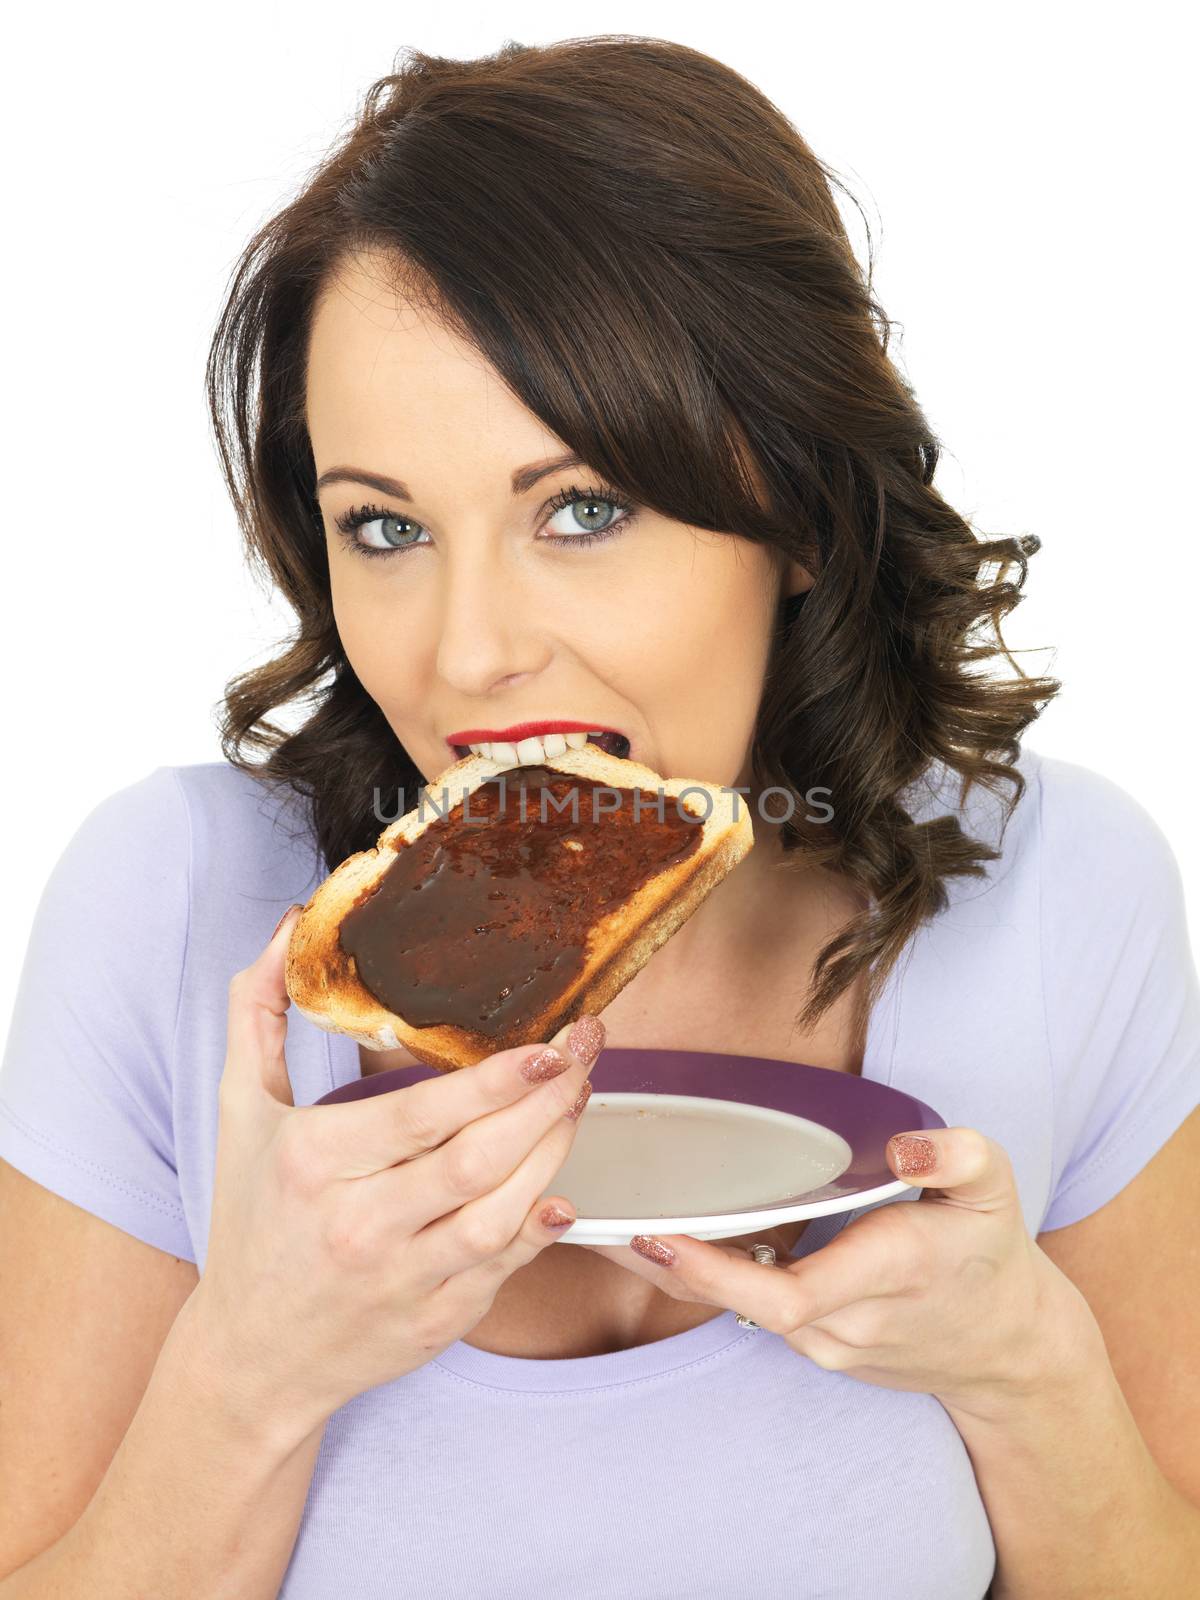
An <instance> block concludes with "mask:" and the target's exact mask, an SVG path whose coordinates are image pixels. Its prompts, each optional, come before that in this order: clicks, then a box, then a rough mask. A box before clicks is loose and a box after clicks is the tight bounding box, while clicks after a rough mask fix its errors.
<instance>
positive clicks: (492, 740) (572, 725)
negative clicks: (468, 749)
mask: <svg viewBox="0 0 1200 1600" xmlns="http://www.w3.org/2000/svg"><path fill="white" fill-rule="evenodd" d="M593 729H595V730H596V731H597V732H598V733H620V731H621V730H620V729H619V728H607V727H605V725H604V724H603V723H600V722H562V721H559V722H515V723H514V724H513V725H512V727H511V728H461V729H460V730H459V731H458V732H457V733H448V734H447V735H446V743H447V744H448V745H450V746H451V747H452V748H453V746H454V745H456V744H457V745H464V744H496V743H504V744H516V743H517V742H518V741H519V740H521V739H532V738H534V737H535V735H537V734H539V733H590V732H591V731H592V730H593Z"/></svg>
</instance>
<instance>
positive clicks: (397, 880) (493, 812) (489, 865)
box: [339, 766, 704, 1038]
mask: <svg viewBox="0 0 1200 1600" xmlns="http://www.w3.org/2000/svg"><path fill="white" fill-rule="evenodd" d="M597 789H599V790H600V791H601V792H600V795H599V797H598V799H597V801H596V804H595V806H593V794H594V791H595V790H597ZM572 791H574V793H575V799H574V801H572ZM544 792H545V793H544ZM434 794H435V798H436V799H437V800H438V802H439V804H442V803H444V802H443V801H442V797H441V796H440V795H437V792H436V790H435V791H434ZM635 795H640V797H641V800H640V810H636V808H635V803H634V801H635ZM426 804H427V805H428V804H429V802H428V801H426ZM465 805H466V810H465V815H464V802H463V801H460V802H459V803H458V805H456V806H454V807H452V808H451V809H450V810H449V811H448V812H447V814H446V816H445V817H438V816H436V815H435V816H434V818H433V820H432V821H431V822H430V823H429V826H428V827H427V828H426V829H425V830H424V832H423V833H421V834H420V835H419V837H418V838H417V839H416V840H415V841H414V842H413V843H412V844H406V843H404V842H403V841H402V840H398V841H396V844H395V846H394V848H395V849H396V852H397V853H396V859H395V862H394V863H393V864H392V865H391V866H390V867H388V869H387V870H386V872H384V873H383V875H382V877H381V878H380V879H379V880H378V882H377V883H375V884H374V885H372V887H371V888H370V889H368V890H366V891H364V895H363V898H362V899H361V900H360V901H359V902H358V903H357V904H356V905H355V906H354V907H352V908H351V910H350V911H348V912H347V913H346V915H345V917H344V918H343V919H342V924H341V928H340V930H339V937H340V942H341V947H342V950H343V951H344V952H345V954H346V955H347V956H353V958H354V963H355V966H356V968H357V972H358V977H359V979H360V981H361V982H362V983H363V985H364V986H365V987H366V988H367V989H368V990H370V992H371V994H373V995H374V996H375V998H376V999H377V1000H378V1001H380V1002H381V1003H382V1004H383V1005H384V1006H386V1007H387V1009H388V1010H389V1011H393V1012H395V1013H396V1014H397V1015H398V1016H401V1017H403V1018H404V1020H405V1021H406V1022H407V1023H409V1024H410V1025H411V1026H413V1027H416V1028H428V1027H433V1026H435V1025H439V1024H446V1023H451V1024H454V1025H455V1026H457V1027H460V1028H464V1029H469V1030H471V1031H474V1032H476V1033H480V1034H482V1035H483V1036H484V1037H485V1038H497V1037H499V1036H501V1035H502V1034H503V1033H504V1032H505V1031H506V1030H507V1029H509V1028H512V1027H519V1026H520V1025H521V1023H522V1022H523V1021H524V1020H525V1019H527V1018H530V1017H533V1016H537V1015H539V1014H540V1013H541V1011H542V1010H543V1008H544V1007H545V1006H546V1005H548V1004H550V1003H552V1002H553V1000H554V999H555V998H556V997H557V996H558V995H560V994H562V993H563V992H564V991H565V990H567V989H568V988H569V987H570V986H571V985H572V983H573V982H574V981H575V980H576V979H577V977H578V975H579V973H580V971H581V969H582V966H583V960H584V949H585V945H586V942H587V936H588V932H589V930H590V929H591V928H592V927H593V926H594V925H595V923H596V922H598V921H599V920H600V918H601V917H603V916H605V915H606V914H607V913H608V912H610V911H612V910H613V909H614V908H615V907H616V906H618V905H620V904H621V903H622V902H623V901H625V900H628V899H629V897H630V896H631V895H632V894H633V893H634V892H635V891H636V890H637V889H639V888H640V887H641V886H642V885H643V884H644V883H646V882H647V880H648V879H650V878H652V877H653V876H654V875H655V874H656V873H658V872H661V871H662V870H663V868H664V867H666V866H668V865H670V864H671V863H673V862H676V861H682V860H683V859H684V858H685V857H687V856H689V855H691V854H692V852H693V851H695V850H696V849H697V848H698V847H699V844H700V838H701V835H702V833H703V831H704V830H703V828H702V826H701V823H702V821H703V818H702V816H701V815H700V814H698V813H697V812H696V811H695V810H693V809H691V808H690V807H689V806H688V802H687V800H686V798H685V799H684V800H683V801H680V802H677V801H676V800H675V798H674V797H673V796H672V795H669V794H663V795H659V794H656V793H654V792H652V791H651V790H649V789H638V790H633V789H623V788H617V787H616V786H615V785H610V784H596V783H594V782H592V781H591V780H590V779H587V778H581V777H576V776H574V775H571V774H568V773H564V772H555V771H554V770H552V769H551V768H547V767H544V766H529V767H512V768H509V769H508V770H506V771H505V772H502V773H499V774H497V775H496V776H495V777H491V778H488V779H487V780H486V781H485V782H483V783H481V784H480V785H479V786H478V787H477V788H476V789H475V790H474V791H473V793H471V794H470V795H468V796H467V797H466V802H465ZM635 811H636V814H635ZM522 814H523V815H524V820H522Z"/></svg>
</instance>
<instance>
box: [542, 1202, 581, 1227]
mask: <svg viewBox="0 0 1200 1600" xmlns="http://www.w3.org/2000/svg"><path fill="white" fill-rule="evenodd" d="M538 1221H539V1222H540V1223H541V1225H542V1227H543V1228H566V1227H569V1226H570V1225H571V1223H572V1222H574V1221H575V1218H574V1217H573V1216H571V1214H570V1212H568V1211H564V1210H563V1208H562V1207H561V1206H556V1205H554V1204H553V1203H551V1204H550V1205H548V1206H543V1207H542V1209H541V1211H540V1212H539V1213H538Z"/></svg>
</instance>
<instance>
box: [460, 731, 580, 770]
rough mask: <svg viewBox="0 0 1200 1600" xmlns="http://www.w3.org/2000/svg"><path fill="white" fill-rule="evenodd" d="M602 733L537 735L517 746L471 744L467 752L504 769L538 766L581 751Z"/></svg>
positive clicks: (519, 741)
mask: <svg viewBox="0 0 1200 1600" xmlns="http://www.w3.org/2000/svg"><path fill="white" fill-rule="evenodd" d="M600 732H601V730H600V729H599V728H593V729H590V730H588V731H587V732H585V731H584V730H582V729H577V730H576V731H575V732H573V733H565V734H564V733H547V734H541V735H535V736H534V737H533V738H530V739H519V740H518V741H517V742H516V743H515V744H505V743H504V742H503V741H497V742H495V743H492V744H472V745H468V747H467V748H468V749H469V750H470V751H471V754H472V755H476V756H485V757H486V758H487V759H488V760H489V761H495V762H497V763H499V764H500V765H502V766H506V767H520V766H535V765H536V764H537V763H538V762H540V761H545V760H546V758H547V757H548V756H561V755H564V754H565V753H566V752H567V751H568V750H582V749H583V747H584V745H585V744H586V743H587V742H588V739H589V738H595V737H597V736H598V735H599V734H600Z"/></svg>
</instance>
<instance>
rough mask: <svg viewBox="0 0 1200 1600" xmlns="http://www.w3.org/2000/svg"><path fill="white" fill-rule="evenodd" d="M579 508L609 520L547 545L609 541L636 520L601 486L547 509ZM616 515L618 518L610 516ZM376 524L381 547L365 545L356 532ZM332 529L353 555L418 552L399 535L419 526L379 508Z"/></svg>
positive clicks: (567, 495) (558, 499) (568, 492)
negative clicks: (606, 514)
mask: <svg viewBox="0 0 1200 1600" xmlns="http://www.w3.org/2000/svg"><path fill="white" fill-rule="evenodd" d="M573 506H583V507H584V508H585V511H586V515H587V516H589V517H591V516H594V515H600V516H603V515H604V512H603V511H601V512H599V513H597V512H595V510H594V508H595V507H597V506H599V507H607V508H608V510H609V520H608V521H607V522H605V523H604V525H603V526H602V527H599V528H589V527H586V526H579V527H578V528H577V531H576V532H574V533H564V532H561V531H560V532H558V533H551V534H550V535H548V536H547V537H548V543H550V544H559V545H567V544H571V545H577V544H596V543H598V542H599V541H600V540H601V539H611V538H612V537H613V536H614V535H615V534H618V533H621V532H623V531H624V530H625V529H626V528H628V527H629V526H630V525H631V524H632V523H633V521H634V520H635V518H636V515H637V513H636V511H635V510H634V509H633V507H632V506H631V505H630V504H629V502H628V501H627V500H623V499H622V498H621V497H620V495H618V493H617V491H616V490H615V489H610V488H609V487H608V486H607V485H604V484H601V485H600V486H599V487H598V488H595V489H577V488H575V487H574V486H572V487H571V488H569V489H564V490H562V491H561V493H559V494H556V495H555V496H554V498H553V499H552V500H551V501H550V504H549V506H548V507H547V509H548V510H549V511H550V512H551V513H552V514H553V515H556V514H557V513H558V512H559V511H565V510H567V509H568V508H569V507H573ZM614 512H620V515H614V514H613V513H614ZM375 523H379V524H380V532H379V538H380V539H381V541H382V542H381V543H374V544H368V543H367V542H366V541H365V540H363V539H362V538H360V537H359V536H358V530H359V528H367V527H371V526H372V525H373V524H375ZM333 525H334V527H335V528H337V530H338V532H339V533H340V534H341V535H342V537H343V539H344V540H345V542H346V544H347V545H348V547H349V548H350V549H351V550H353V551H354V552H355V554H356V555H361V556H366V557H368V558H370V557H372V556H393V555H398V554H399V553H400V552H401V551H402V550H410V549H414V548H420V546H419V543H418V539H417V538H416V537H413V536H411V535H410V534H405V533H402V532H400V531H399V530H400V529H403V528H408V529H422V527H423V525H422V524H421V523H419V522H414V521H413V520H412V518H411V517H402V516H400V515H398V514H397V513H396V512H393V511H385V510H384V509H383V508H382V507H381V506H375V505H363V506H351V507H350V509H349V510H348V511H346V512H344V513H343V514H342V515H341V516H340V517H335V518H334V519H333Z"/></svg>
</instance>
